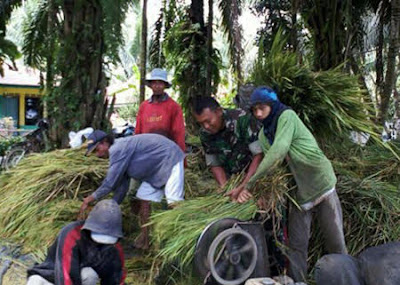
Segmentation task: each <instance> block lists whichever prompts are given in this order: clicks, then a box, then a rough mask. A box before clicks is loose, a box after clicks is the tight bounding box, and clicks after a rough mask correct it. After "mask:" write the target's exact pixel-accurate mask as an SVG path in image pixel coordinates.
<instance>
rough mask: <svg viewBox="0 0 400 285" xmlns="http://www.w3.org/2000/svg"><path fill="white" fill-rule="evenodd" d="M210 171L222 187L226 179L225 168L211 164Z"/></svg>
mask: <svg viewBox="0 0 400 285" xmlns="http://www.w3.org/2000/svg"><path fill="white" fill-rule="evenodd" d="M211 172H212V174H213V175H214V178H215V180H217V183H218V185H219V186H220V187H221V188H222V187H224V186H225V184H226V182H227V181H228V179H227V178H226V173H225V169H224V168H223V167H221V166H211Z"/></svg>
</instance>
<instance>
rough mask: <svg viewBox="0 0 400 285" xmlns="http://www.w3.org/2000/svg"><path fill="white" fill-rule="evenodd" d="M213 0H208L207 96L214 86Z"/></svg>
mask: <svg viewBox="0 0 400 285" xmlns="http://www.w3.org/2000/svg"><path fill="white" fill-rule="evenodd" d="M213 5H214V1H213V0H208V23H207V75H206V92H205V96H211V93H212V92H211V87H212V62H211V61H212V59H211V56H212V52H213V45H212V42H213V33H212V31H213V17H214V15H213V12H214V11H213Z"/></svg>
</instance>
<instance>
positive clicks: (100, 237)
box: [90, 232, 118, 244]
mask: <svg viewBox="0 0 400 285" xmlns="http://www.w3.org/2000/svg"><path fill="white" fill-rule="evenodd" d="M90 236H91V237H92V240H94V241H95V242H97V243H103V244H115V243H116V242H117V241H118V237H113V236H109V235H104V234H100V233H96V232H91V233H90Z"/></svg>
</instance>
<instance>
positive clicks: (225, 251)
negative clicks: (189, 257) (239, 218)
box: [207, 228, 257, 285]
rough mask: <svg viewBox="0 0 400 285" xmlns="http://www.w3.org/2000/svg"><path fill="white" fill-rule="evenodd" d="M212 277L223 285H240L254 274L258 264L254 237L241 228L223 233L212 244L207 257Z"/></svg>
mask: <svg viewBox="0 0 400 285" xmlns="http://www.w3.org/2000/svg"><path fill="white" fill-rule="evenodd" d="M207 260H208V264H209V266H210V271H211V275H212V276H213V277H214V278H215V280H216V281H217V282H218V283H219V284H222V285H238V284H241V283H243V282H244V281H246V280H247V279H248V278H249V277H250V275H251V274H252V273H253V271H254V269H255V267H256V262H257V245H256V242H255V241H254V239H253V237H252V236H251V235H250V234H249V233H248V232H246V231H244V230H242V229H240V228H231V229H227V230H225V231H223V232H221V233H220V234H219V235H218V236H217V237H216V238H215V239H214V241H213V242H212V243H211V246H210V248H209V250H208V256H207Z"/></svg>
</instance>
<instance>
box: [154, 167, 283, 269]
mask: <svg viewBox="0 0 400 285" xmlns="http://www.w3.org/2000/svg"><path fill="white" fill-rule="evenodd" d="M288 178H289V176H288V175H287V174H286V170H285V169H284V168H282V169H279V170H278V171H277V174H276V175H273V176H266V177H265V178H264V179H261V180H260V181H259V182H258V183H257V186H256V187H255V191H254V195H255V197H256V199H258V198H259V197H264V198H266V199H265V201H264V203H263V206H264V207H263V209H262V212H263V213H265V214H266V217H271V216H274V217H277V218H281V216H282V212H280V210H281V208H280V207H278V205H280V204H281V203H284V200H285V198H284V197H285V196H286V195H288V192H289V190H290V189H289V186H288V185H289V184H288ZM242 179H243V174H242V175H238V176H234V177H232V178H231V179H230V180H229V183H228V184H227V185H226V186H225V188H224V191H223V193H226V192H228V191H229V190H231V189H233V188H234V187H235V186H237V185H239V183H240V182H241V180H242ZM216 192H217V191H216V190H214V193H211V194H208V195H207V196H203V197H197V198H191V199H189V200H185V201H183V202H181V203H179V204H178V205H177V206H176V207H175V208H174V209H172V210H169V211H164V212H160V213H155V214H153V215H152V216H151V222H150V225H152V226H153V243H154V244H156V245H158V247H159V251H158V254H157V257H160V258H161V259H162V260H163V263H164V264H168V263H173V262H176V261H178V262H179V265H180V266H181V267H182V268H187V267H188V265H189V264H191V262H192V260H193V255H194V252H195V245H196V242H197V239H198V238H199V236H200V234H201V233H202V231H203V230H204V229H205V227H206V226H207V225H209V224H210V223H212V222H214V221H217V220H220V219H223V218H237V219H239V220H245V221H246V220H250V219H252V218H254V216H255V214H256V213H257V212H258V210H257V206H256V203H255V200H250V201H248V202H246V203H244V204H239V203H235V202H231V201H230V198H229V197H225V196H224V195H223V193H216Z"/></svg>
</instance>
